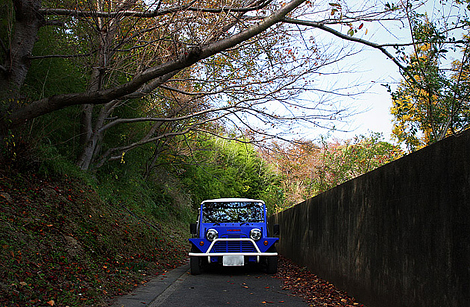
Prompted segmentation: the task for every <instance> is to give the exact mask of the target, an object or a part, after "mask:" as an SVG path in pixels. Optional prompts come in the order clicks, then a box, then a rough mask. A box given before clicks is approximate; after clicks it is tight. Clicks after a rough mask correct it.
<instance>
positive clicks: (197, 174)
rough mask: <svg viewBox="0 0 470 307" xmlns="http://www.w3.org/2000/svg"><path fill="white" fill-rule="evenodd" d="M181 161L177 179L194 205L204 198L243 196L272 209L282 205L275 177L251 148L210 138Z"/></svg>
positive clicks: (277, 181) (278, 184)
mask: <svg viewBox="0 0 470 307" xmlns="http://www.w3.org/2000/svg"><path fill="white" fill-rule="evenodd" d="M185 162H186V163H185V166H184V172H183V175H182V176H181V180H182V182H184V184H185V185H186V186H187V188H188V191H189V193H191V195H192V196H193V201H194V203H195V204H199V203H200V202H201V201H202V200H204V199H213V198H221V197H247V198H255V199H262V200H264V201H265V202H266V204H267V206H268V208H269V210H272V209H273V208H274V206H275V205H277V204H279V202H282V197H283V195H282V193H279V186H280V180H279V177H278V176H277V175H276V174H275V173H274V172H273V171H272V170H271V169H270V168H269V166H268V165H267V164H266V162H265V161H263V160H262V159H261V158H260V157H259V156H258V154H257V153H256V151H255V150H254V147H253V146H252V145H249V144H244V143H239V142H228V141H223V140H218V139H214V138H210V139H207V140H204V141H202V142H201V143H200V144H199V148H198V150H197V151H195V152H194V154H193V155H192V156H189V157H187V158H186V161H185Z"/></svg>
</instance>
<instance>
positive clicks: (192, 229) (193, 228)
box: [189, 223, 197, 235]
mask: <svg viewBox="0 0 470 307" xmlns="http://www.w3.org/2000/svg"><path fill="white" fill-rule="evenodd" d="M189 232H191V234H192V235H197V224H196V223H191V224H189Z"/></svg>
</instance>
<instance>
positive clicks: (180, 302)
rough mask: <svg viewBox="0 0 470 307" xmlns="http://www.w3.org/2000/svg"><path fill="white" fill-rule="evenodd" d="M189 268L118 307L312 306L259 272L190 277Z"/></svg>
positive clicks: (151, 284)
mask: <svg viewBox="0 0 470 307" xmlns="http://www.w3.org/2000/svg"><path fill="white" fill-rule="evenodd" d="M188 269H189V266H187V265H186V266H183V267H181V268H178V269H176V270H173V271H170V272H168V273H167V274H165V275H164V276H158V277H156V278H155V279H154V280H152V281H150V282H149V283H147V284H146V285H145V286H143V287H140V288H138V289H137V290H136V291H135V292H134V293H132V294H130V295H127V296H124V297H122V298H120V299H119V300H118V301H117V302H116V303H115V304H114V305H113V306H115V307H123V306H124V307H136V306H151V307H158V306H164V307H185V306H187V307H189V306H191V307H216V306H217V307H219V306H243V307H251V306H253V307H254V306H282V307H302V306H308V305H307V304H306V303H305V302H304V301H303V300H302V299H301V298H299V297H295V296H292V295H290V293H289V292H288V291H286V290H282V281H281V280H279V279H276V278H273V277H272V275H268V274H266V273H264V272H262V271H260V270H259V269H256V268H226V267H225V268H224V267H218V268H217V269H211V270H209V271H205V272H204V273H203V274H201V275H196V276H193V275H190V274H189V272H188Z"/></svg>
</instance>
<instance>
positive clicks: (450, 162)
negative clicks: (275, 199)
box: [270, 131, 470, 307]
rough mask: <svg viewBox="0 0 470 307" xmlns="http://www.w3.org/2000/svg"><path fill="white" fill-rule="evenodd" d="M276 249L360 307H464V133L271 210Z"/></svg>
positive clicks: (469, 236)
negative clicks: (276, 233) (277, 227)
mask: <svg viewBox="0 0 470 307" xmlns="http://www.w3.org/2000/svg"><path fill="white" fill-rule="evenodd" d="M270 224H271V225H273V224H279V225H280V242H279V244H278V251H279V252H280V254H282V255H284V256H285V257H287V258H290V259H292V260H293V261H294V262H296V263H297V264H299V265H301V266H306V267H307V268H308V269H309V270H310V271H311V272H313V273H315V274H317V275H318V276H320V277H321V278H324V279H326V280H328V281H330V282H332V283H333V284H335V286H337V287H339V288H340V289H342V290H345V291H347V292H348V293H349V294H350V295H352V296H354V297H356V299H357V300H358V301H360V302H361V303H363V304H365V305H367V306H368V307H389V306H390V307H401V306H407V307H421V306H422V307H447V306H452V307H463V306H470V131H466V132H464V133H462V134H460V135H458V136H453V137H449V138H447V139H445V140H443V141H441V142H438V143H436V144H434V145H431V146H428V147H426V148H424V149H422V150H419V151H417V152H415V153H413V154H410V155H408V156H406V157H404V158H401V159H399V160H397V161H394V162H392V163H389V164H387V165H385V166H383V167H381V168H379V169H376V170H374V171H372V172H370V173H368V174H365V175H363V176H361V177H358V178H356V179H354V180H351V181H348V182H346V183H344V184H342V185H340V186H338V187H336V188H334V189H332V190H329V191H327V192H325V193H323V194H321V195H318V196H316V197H314V198H312V199H309V200H307V201H305V202H303V203H301V204H298V205H297V206H295V207H293V208H290V209H288V210H286V211H283V212H281V213H279V214H277V215H274V216H271V217H270Z"/></svg>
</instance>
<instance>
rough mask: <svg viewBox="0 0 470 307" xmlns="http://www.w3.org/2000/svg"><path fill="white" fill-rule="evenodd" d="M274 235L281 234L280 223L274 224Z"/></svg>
mask: <svg viewBox="0 0 470 307" xmlns="http://www.w3.org/2000/svg"><path fill="white" fill-rule="evenodd" d="M273 235H274V236H279V224H275V225H273Z"/></svg>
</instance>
